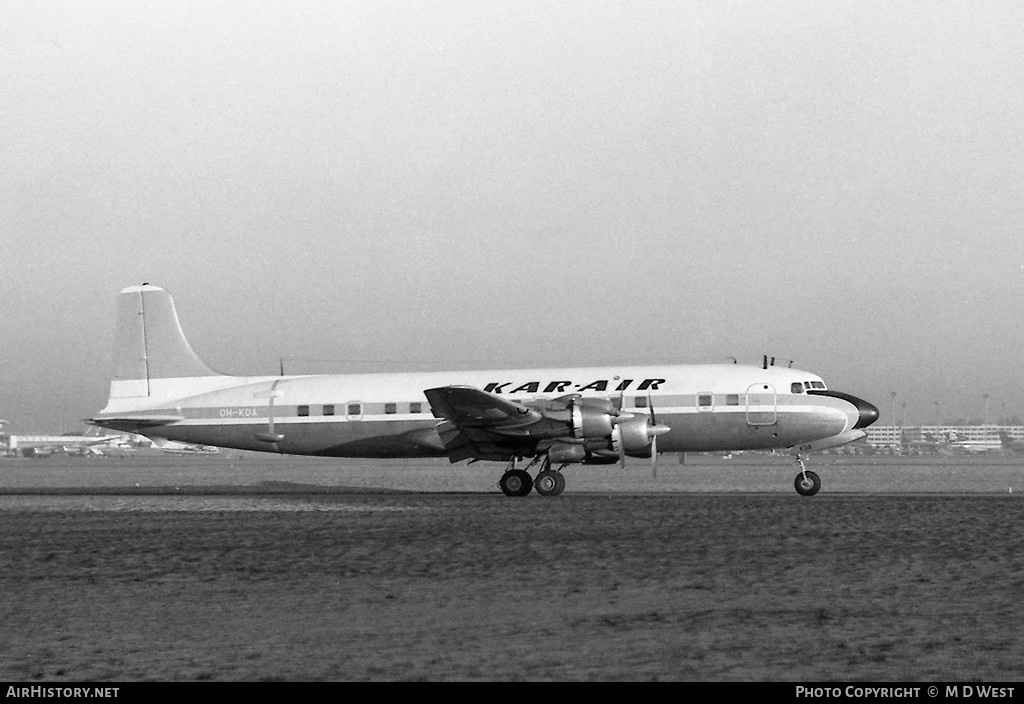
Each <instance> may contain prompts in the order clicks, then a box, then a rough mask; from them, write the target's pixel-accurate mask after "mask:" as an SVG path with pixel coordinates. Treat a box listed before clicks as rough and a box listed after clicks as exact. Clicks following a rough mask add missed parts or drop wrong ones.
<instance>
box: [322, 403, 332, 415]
mask: <svg viewBox="0 0 1024 704" xmlns="http://www.w3.org/2000/svg"><path fill="white" fill-rule="evenodd" d="M324 415H325V416H333V415H334V404H333V403H328V404H325V405H324Z"/></svg>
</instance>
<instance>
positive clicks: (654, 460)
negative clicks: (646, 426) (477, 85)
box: [651, 434, 658, 479]
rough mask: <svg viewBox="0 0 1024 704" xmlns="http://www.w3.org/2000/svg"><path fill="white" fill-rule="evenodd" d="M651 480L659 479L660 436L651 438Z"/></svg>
mask: <svg viewBox="0 0 1024 704" xmlns="http://www.w3.org/2000/svg"><path fill="white" fill-rule="evenodd" d="M651 478H652V479H657V478H658V435H657V434H655V435H653V436H652V437H651Z"/></svg>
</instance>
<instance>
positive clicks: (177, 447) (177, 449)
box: [153, 437, 220, 455]
mask: <svg viewBox="0 0 1024 704" xmlns="http://www.w3.org/2000/svg"><path fill="white" fill-rule="evenodd" d="M153 445H154V446H155V447H156V449H157V450H159V451H160V452H166V453H168V454H171V455H219V454H220V448H219V447H213V446H211V445H197V444H195V443H185V442H175V441H173V440H164V439H163V438H159V437H158V438H154V440H153Z"/></svg>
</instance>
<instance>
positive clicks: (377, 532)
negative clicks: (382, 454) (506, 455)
mask: <svg viewBox="0 0 1024 704" xmlns="http://www.w3.org/2000/svg"><path fill="white" fill-rule="evenodd" d="M791 462H792V461H791V460H789V459H787V458H781V457H772V456H759V457H758V456H741V457H737V458H733V459H731V460H725V459H722V458H713V457H704V456H694V457H687V462H686V464H683V465H679V464H676V463H673V462H670V461H664V462H662V463H661V464H660V466H659V467H658V470H657V475H656V476H654V475H653V473H652V470H651V468H650V467H649V466H648V465H646V464H644V463H641V462H638V463H636V464H635V465H631V466H630V468H628V469H627V470H626V472H623V471H622V470H619V469H618V468H617V467H612V468H607V467H599V468H573V469H571V470H569V475H568V476H569V481H568V488H567V490H566V493H565V494H564V495H563V496H561V497H558V498H554V499H553V498H542V497H539V496H536V495H531V496H530V497H527V498H524V499H509V498H506V497H504V496H502V495H501V494H500V493H499V492H498V490H497V487H496V482H497V477H498V474H499V473H500V467H499V466H498V465H494V464H486V463H481V464H477V465H472V466H470V467H465V466H461V465H459V466H454V467H453V466H449V465H448V464H447V463H444V462H418V463H416V462H350V461H344V460H342V461H337V460H335V461H327V460H307V459H302V458H281V457H272V456H255V455H246V456H243V457H235V458H231V459H229V458H173V457H153V458H135V459H125V460H108V459H97V460H90V459H84V458H83V459H48V460H3V461H0V517H2V521H3V531H2V532H0V545H2V549H0V620H2V623H3V639H2V641H0V679H4V680H13V681H61V680H65V681H80V680H109V681H136V680H161V681H169V680H174V681H178V680H231V681H254V680H340V681H350V680H407V679H422V680H656V679H665V680H703V681H722V680H741V681H767V680H772V681H797V682H799V681H807V682H810V681H817V682H820V681H879V680H883V681H904V682H907V681H917V682H923V681H943V682H946V681H986V680H987V681H990V682H991V681H996V680H998V681H1015V680H1018V679H1020V678H1021V673H1022V672H1024V630H1022V629H1021V628H1020V625H1019V624H1020V622H1021V617H1022V615H1024V608H1022V606H1021V601H1020V595H1021V593H1022V591H1024V558H1022V555H1024V551H1022V548H1024V531H1021V530H1020V529H1019V520H1018V516H1019V514H1020V511H1021V504H1020V495H1019V493H1020V492H1018V491H1017V490H1016V483H1018V482H1020V483H1021V491H1022V492H1024V482H1021V479H1022V478H1024V463H1022V461H1021V459H1020V458H999V459H993V460H983V461H979V460H976V459H974V458H967V459H954V460H945V459H943V460H932V461H931V462H930V463H929V462H927V461H924V462H922V461H909V460H901V459H900V458H884V459H873V458H855V457H823V458H816V460H814V461H813V462H812V466H813V468H814V469H815V470H816V471H818V472H819V474H820V475H821V476H822V480H823V488H822V491H821V493H820V494H819V495H818V496H816V497H813V498H810V499H808V498H802V497H800V496H798V495H797V494H796V493H795V492H794V491H793V487H792V480H793V477H794V476H795V473H796V472H795V466H793V465H792V464H791Z"/></svg>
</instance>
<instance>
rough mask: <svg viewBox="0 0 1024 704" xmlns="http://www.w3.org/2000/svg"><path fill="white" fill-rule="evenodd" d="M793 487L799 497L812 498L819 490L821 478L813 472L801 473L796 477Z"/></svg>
mask: <svg viewBox="0 0 1024 704" xmlns="http://www.w3.org/2000/svg"><path fill="white" fill-rule="evenodd" d="M793 486H794V487H795V488H796V493H798V494H800V496H814V495H815V494H817V493H818V489H820V488H821V478H820V477H819V476H818V475H817V474H815V473H814V472H801V473H800V474H798V475H796V479H795V480H794V481H793Z"/></svg>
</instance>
